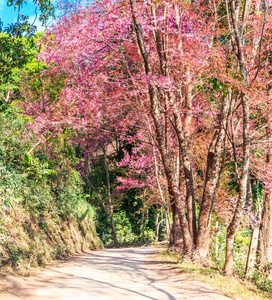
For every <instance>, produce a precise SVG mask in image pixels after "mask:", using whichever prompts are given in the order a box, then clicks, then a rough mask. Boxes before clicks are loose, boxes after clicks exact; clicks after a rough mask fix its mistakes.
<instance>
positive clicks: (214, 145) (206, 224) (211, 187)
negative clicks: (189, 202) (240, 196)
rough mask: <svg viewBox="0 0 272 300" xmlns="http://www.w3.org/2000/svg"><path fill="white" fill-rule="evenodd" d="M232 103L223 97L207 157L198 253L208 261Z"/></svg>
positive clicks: (199, 222) (227, 97) (228, 97)
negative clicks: (214, 209)
mask: <svg viewBox="0 0 272 300" xmlns="http://www.w3.org/2000/svg"><path fill="white" fill-rule="evenodd" d="M230 102H231V101H230V96H225V97H223V99H222V108H221V116H220V124H219V132H215V133H214V136H213V139H212V141H211V143H210V146H209V151H208V156H207V167H206V177H205V182H204V189H203V195H202V201H201V206H200V213H199V221H198V234H197V247H196V251H197V253H198V255H199V256H200V258H202V259H206V258H207V257H208V253H209V239H210V223H211V215H212V210H213V206H214V202H215V197H216V195H217V191H218V187H219V180H220V175H221V173H222V168H223V166H222V164H220V160H221V159H222V155H223V153H224V150H225V149H224V146H225V139H226V129H227V122H228V114H229V110H230ZM223 163H224V162H223Z"/></svg>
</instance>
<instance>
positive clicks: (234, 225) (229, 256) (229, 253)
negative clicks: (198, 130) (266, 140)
mask: <svg viewBox="0 0 272 300" xmlns="http://www.w3.org/2000/svg"><path fill="white" fill-rule="evenodd" d="M242 106H243V162H242V175H241V178H240V181H239V197H238V201H237V204H236V208H235V212H234V215H233V218H232V221H231V223H230V225H229V226H228V228H227V238H226V258H225V267H224V271H225V273H226V274H227V275H232V274H233V247H234V237H235V233H236V231H237V229H238V227H239V224H240V221H241V218H242V214H243V203H244V202H245V200H246V196H247V183H248V169H249V154H250V140H249V105H248V99H247V98H246V97H245V95H242Z"/></svg>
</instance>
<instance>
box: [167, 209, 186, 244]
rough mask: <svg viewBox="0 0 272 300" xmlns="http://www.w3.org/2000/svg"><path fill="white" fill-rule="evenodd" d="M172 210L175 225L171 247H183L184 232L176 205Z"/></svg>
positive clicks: (172, 229) (171, 235)
mask: <svg viewBox="0 0 272 300" xmlns="http://www.w3.org/2000/svg"><path fill="white" fill-rule="evenodd" d="M171 209H172V217H173V224H172V227H171V232H170V243H169V246H174V247H181V246H182V241H183V239H182V232H181V227H180V222H179V217H178V214H177V210H176V206H175V204H174V203H173V204H172V205H171Z"/></svg>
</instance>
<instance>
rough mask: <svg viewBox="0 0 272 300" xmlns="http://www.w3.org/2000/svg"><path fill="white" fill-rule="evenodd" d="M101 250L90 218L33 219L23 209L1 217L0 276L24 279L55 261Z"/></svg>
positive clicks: (50, 216)
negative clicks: (34, 270)
mask: <svg viewBox="0 0 272 300" xmlns="http://www.w3.org/2000/svg"><path fill="white" fill-rule="evenodd" d="M101 247H102V243H101V241H100V239H99V238H98V237H97V234H96V231H95V226H94V223H93V220H92V218H91V217H85V218H83V219H81V220H80V219H78V218H76V217H73V218H71V219H70V220H69V221H64V220H62V219H61V218H60V217H59V216H57V215H54V216H52V215H49V214H48V215H44V216H42V217H40V216H39V218H38V217H36V218H35V217H33V216H31V213H30V212H28V211H26V210H24V209H22V208H17V209H16V210H14V211H12V212H10V213H5V214H2V215H1V217H0V276H4V275H8V274H11V275H14V274H19V275H24V276H25V275H28V274H30V273H31V271H32V270H33V268H35V267H37V266H44V265H45V264H47V263H49V262H51V261H52V260H54V259H59V258H63V257H68V256H70V255H73V254H75V253H80V252H82V251H86V250H89V249H98V248H101Z"/></svg>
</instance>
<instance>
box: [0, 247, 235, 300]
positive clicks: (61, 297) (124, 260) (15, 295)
mask: <svg viewBox="0 0 272 300" xmlns="http://www.w3.org/2000/svg"><path fill="white" fill-rule="evenodd" d="M154 251H155V249H154V248H152V247H142V248H126V249H124V248H123V249H108V250H101V251H95V252H92V253H91V254H84V255H80V256H78V257H75V258H72V259H70V260H67V261H65V262H62V263H59V264H58V265H57V266H52V267H49V268H46V269H45V270H43V271H41V272H39V273H38V274H36V275H35V276H31V277H28V278H25V279H22V278H20V279H18V278H16V277H12V276H8V277H7V282H8V285H9V293H5V294H0V299H1V300H16V299H17V300H18V299H26V300H45V299H46V300H51V299H52V300H81V299H82V300H87V299H88V300H89V299H92V300H102V299H104V300H121V299H124V300H138V299H139V300H141V299H146V300H148V299H150V300H151V299H152V300H164V299H165V300H166V299H168V300H178V299H188V300H189V299H190V300H191V299H194V300H204V299H214V300H215V299H216V300H227V299H230V298H227V297H224V296H221V295H219V294H217V293H216V292H214V291H213V290H212V289H211V288H209V287H208V286H206V285H205V284H203V283H201V282H197V281H195V280H190V278H188V275H182V274H178V273H177V272H176V271H174V270H172V269H171V268H170V267H168V266H167V264H164V263H162V262H161V263H160V262H158V260H157V259H156V258H155V256H154V255H153V254H154ZM186 276H187V277H186Z"/></svg>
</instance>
